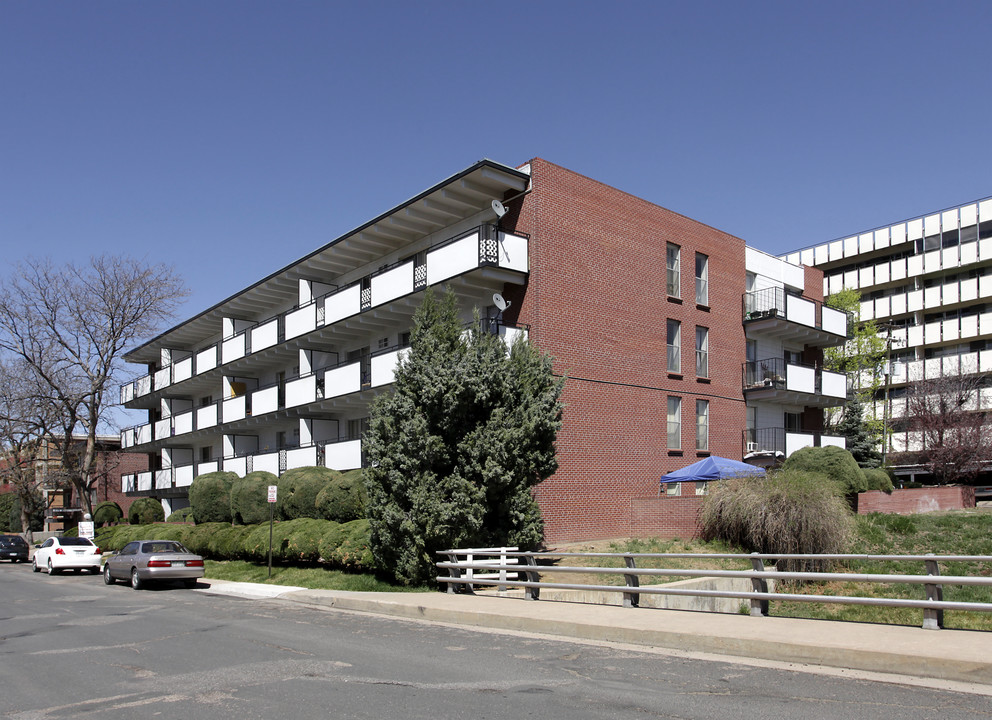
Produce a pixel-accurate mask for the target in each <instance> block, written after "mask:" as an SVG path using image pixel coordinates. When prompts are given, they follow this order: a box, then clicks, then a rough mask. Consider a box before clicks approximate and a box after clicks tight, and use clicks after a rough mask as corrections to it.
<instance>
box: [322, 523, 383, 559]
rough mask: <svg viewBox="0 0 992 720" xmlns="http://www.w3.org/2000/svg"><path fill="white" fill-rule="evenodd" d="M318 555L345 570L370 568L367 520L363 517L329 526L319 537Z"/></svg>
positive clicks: (370, 554)
mask: <svg viewBox="0 0 992 720" xmlns="http://www.w3.org/2000/svg"><path fill="white" fill-rule="evenodd" d="M320 556H321V558H323V560H324V562H325V563H329V564H331V565H336V566H338V567H340V568H343V569H345V570H370V569H372V566H373V562H374V560H373V558H372V550H371V547H370V544H369V521H368V520H366V519H364V518H363V519H361V520H352V521H351V522H348V523H344V524H341V525H338V526H337V527H332V528H330V529H329V530H328V531H327V532H325V533H324V535H323V537H321V539H320Z"/></svg>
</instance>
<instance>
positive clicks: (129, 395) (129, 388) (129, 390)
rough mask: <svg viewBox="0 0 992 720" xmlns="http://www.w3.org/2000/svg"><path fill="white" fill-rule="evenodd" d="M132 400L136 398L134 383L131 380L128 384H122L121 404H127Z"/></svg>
mask: <svg viewBox="0 0 992 720" xmlns="http://www.w3.org/2000/svg"><path fill="white" fill-rule="evenodd" d="M132 400H134V383H133V382H129V383H127V384H126V385H121V405H126V404H127V403H129V402H131V401H132Z"/></svg>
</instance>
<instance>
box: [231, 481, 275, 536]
mask: <svg viewBox="0 0 992 720" xmlns="http://www.w3.org/2000/svg"><path fill="white" fill-rule="evenodd" d="M278 482H279V478H277V477H276V476H275V475H273V474H272V473H270V472H265V471H264V470H256V471H255V472H250V473H248V474H247V475H245V476H244V477H243V478H239V479H237V480H235V481H234V483H233V484H232V485H231V520H232V521H233V522H234V524H235V525H256V524H258V523H260V522H268V519H269V485H276V484H278Z"/></svg>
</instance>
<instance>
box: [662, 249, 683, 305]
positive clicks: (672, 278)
mask: <svg viewBox="0 0 992 720" xmlns="http://www.w3.org/2000/svg"><path fill="white" fill-rule="evenodd" d="M680 252H681V249H680V248H679V246H678V245H673V244H672V243H668V247H667V250H666V252H665V271H666V272H665V286H666V288H667V291H668V294H669V296H670V297H676V298H677V297H682V293H681V292H680V290H679V288H680V286H681V274H680V270H679V266H680V261H679V254H680Z"/></svg>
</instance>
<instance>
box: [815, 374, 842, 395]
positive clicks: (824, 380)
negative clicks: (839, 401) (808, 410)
mask: <svg viewBox="0 0 992 720" xmlns="http://www.w3.org/2000/svg"><path fill="white" fill-rule="evenodd" d="M820 391H821V392H822V393H823V394H824V395H826V396H827V397H833V398H846V397H847V376H846V375H845V374H844V373H835V372H830V371H829V370H824V371H822V373H821V378H820Z"/></svg>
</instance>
